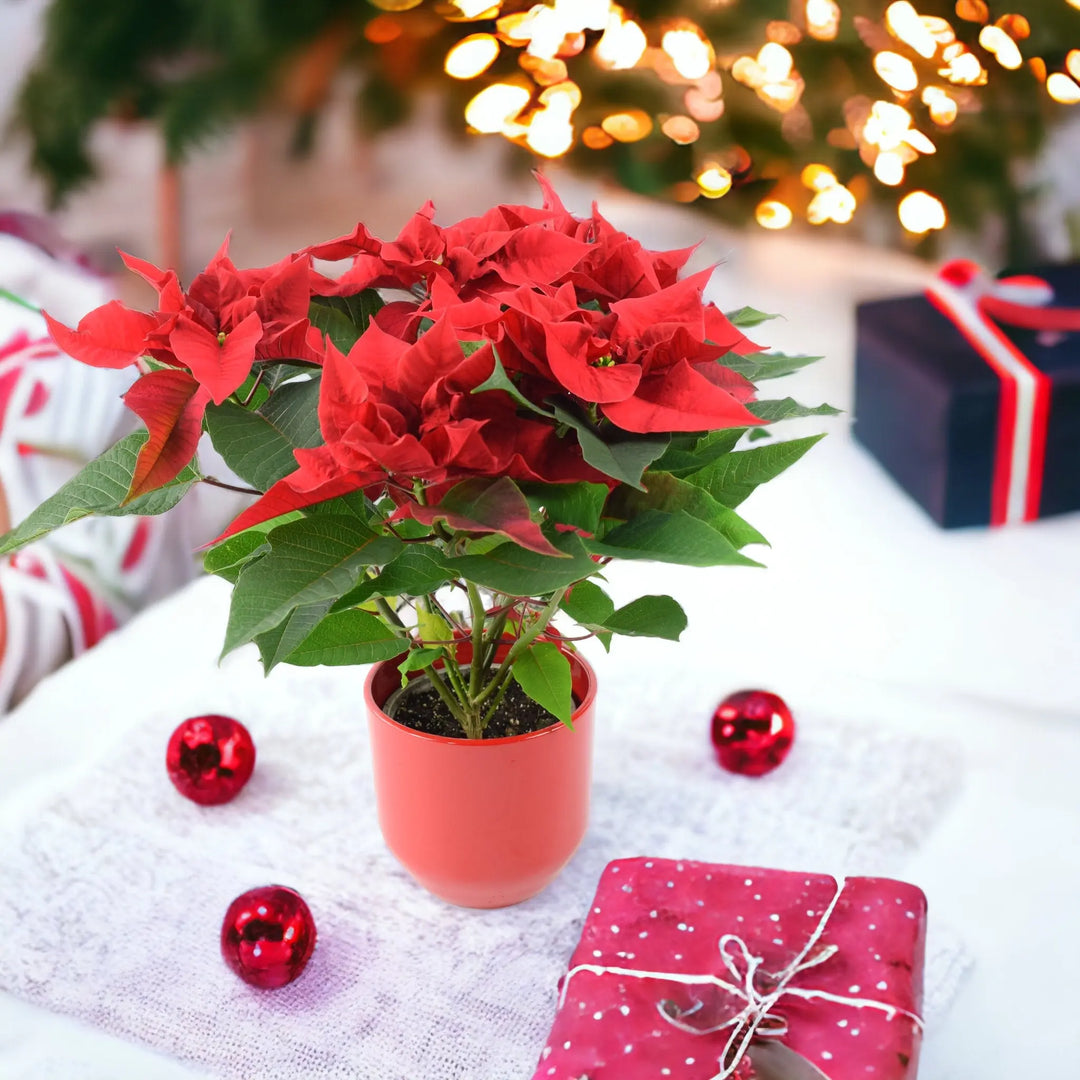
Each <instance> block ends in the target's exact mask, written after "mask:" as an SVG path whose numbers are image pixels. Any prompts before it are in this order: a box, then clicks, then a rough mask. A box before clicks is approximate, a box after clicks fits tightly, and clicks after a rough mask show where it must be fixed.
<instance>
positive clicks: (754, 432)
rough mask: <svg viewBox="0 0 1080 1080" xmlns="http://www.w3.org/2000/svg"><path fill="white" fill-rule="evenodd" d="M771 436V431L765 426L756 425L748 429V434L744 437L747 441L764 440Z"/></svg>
mask: <svg viewBox="0 0 1080 1080" xmlns="http://www.w3.org/2000/svg"><path fill="white" fill-rule="evenodd" d="M772 437H773V435H772V432H771V431H770V430H769V429H768V428H767V427H756V428H751V429H750V434H749V435H747V436H746V439H747V442H764V441H765V440H766V439H771V438H772Z"/></svg>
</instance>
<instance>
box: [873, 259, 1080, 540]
mask: <svg viewBox="0 0 1080 1080" xmlns="http://www.w3.org/2000/svg"><path fill="white" fill-rule="evenodd" d="M957 268H959V269H957ZM950 270H952V272H953V273H952V278H951V279H950V276H949V271H950ZM1032 273H1033V277H1027V278H1022V279H1021V278H1014V279H1003V280H1002V281H1001V282H998V283H994V282H993V281H992V280H988V279H984V278H981V275H978V274H977V271H976V270H975V268H974V267H973V266H972V264H970V263H957V264H951V265H950V267H947V268H946V270H945V271H943V273H942V278H943V279H944V280H943V282H939V286H940V288H939V286H934V287H932V290H931V291H928V292H927V293H924V294H922V295H920V296H908V297H903V298H900V299H894V300H880V301H875V302H872V303H866V304H861V305H860V306H859V308H858V311H857V346H856V364H855V418H854V434H855V437H856V438H857V439H858V440H859V442H861V443H862V444H863V445H864V446H865V447H866V448H867V449H868V450H869V451H870V452H871V453H872V454H873V455H874V456H875V457H876V458H877V459H878V460H879V461H880V462H881V464H882V465H883V466H884V467H885V468H886V469H887V470H888V472H889V473H891V474H892V476H893V478H894V479H895V480H896V481H897V483H899V484H900V486H901V487H902V488H904V490H905V491H907V492H908V494H909V495H911V497H912V498H914V499H915V501H916V502H918V503H919V504H920V505H921V506H922V507H923V508H924V509H925V510H926V511H927V512H928V513H929V514H930V516H931V517H932V518H933V519H934V520H935V521H936V522H938V524H940V525H943V526H945V527H946V528H952V527H957V526H970V525H987V524H1005V523H1008V522H1013V521H1021V520H1032V519H1033V518H1036V517H1046V516H1049V515H1051V514H1061V513H1065V512H1067V511H1070V510H1080V332H1076V330H1073V331H1072V332H1068V331H1061V330H1046V329H1033V328H1024V327H1021V326H1017V325H1013V324H1012V323H1015V322H1016V321H1019V322H1026V323H1029V324H1030V323H1035V324H1039V325H1042V326H1046V325H1048V324H1055V323H1057V324H1059V325H1060V324H1061V323H1062V322H1063V321H1067V322H1068V324H1069V325H1070V326H1075V327H1076V329H1077V330H1080V311H1076V310H1073V311H1071V312H1070V311H1068V310H1063V309H1080V263H1077V264H1071V265H1066V266H1053V267H1043V268H1038V269H1036V270H1034V271H1033V272H1032ZM976 277H978V278H979V281H977V282H973V281H972V280H971V279H973V278H976ZM1035 278H1037V279H1041V282H1035V281H1034V279H1035ZM1014 282H1015V283H1016V285H1015V286H1014V285H1013V284H1012V283H1014ZM1047 284H1048V285H1049V286H1050V288H1051V289H1052V290H1053V300H1052V302H1051V304H1050V305H1049V306H1048V307H1039V306H1030V303H1025V302H1023V301H1022V304H1023V305H1024V306H1022V307H1021V306H1019V305H1017V304H1016V303H1013V302H1010V295H1011V296H1012V299H1013V300H1015V298H1016V297H1017V296H1021V297H1022V296H1023V295H1024V289H1025V287H1026V288H1027V289H1028V290H1029V292H1030V291H1032V290H1034V292H1035V293H1037V292H1038V291H1039V287H1040V286H1041V287H1042V288H1043V291H1044V293H1045V285H1047ZM1010 288H1012V289H1013V290H1014V291H1013V293H1012V294H1010V293H1009V290H1010ZM993 294H998V298H997V299H994V298H993ZM980 296H981V297H982V299H980ZM986 296H991V297H992V298H991V300H989V301H986V300H985V297H986ZM1001 296H1004V300H1002V299H1001ZM1041 299H1042V300H1045V299H1046V296H1045V295H1044V296H1043V297H1042V298H1041ZM983 303H985V304H986V307H979V305H980V304H983ZM995 303H996V304H998V307H1000V308H1001V310H1002V311H1004V317H994V316H1001V311H999V310H998V308H995V306H994V305H995ZM987 309H989V312H990V313H991V314H988V311H987ZM1017 311H1022V312H1023V313H1022V314H1021V315H1019V316H1017V317H1015V318H1013V317H1011V315H1010V313H1015V312H1017ZM1055 316H1063V317H1065V316H1067V318H1064V319H1063V318H1057V319H1055ZM980 317H981V322H982V323H983V324H985V325H982V326H979V325H974V326H973V325H972V324H973V323H977V322H979V321H980ZM1010 365H1012V368H1011V369H1010ZM1010 370H1015V377H1014V375H1013V374H1010Z"/></svg>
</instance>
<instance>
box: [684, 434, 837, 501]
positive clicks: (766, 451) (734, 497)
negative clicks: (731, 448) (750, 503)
mask: <svg viewBox="0 0 1080 1080" xmlns="http://www.w3.org/2000/svg"><path fill="white" fill-rule="evenodd" d="M823 438H824V435H811V436H809V437H808V438H805V439H790V440H789V441H787V442H774V443H769V444H768V445H767V446H758V447H755V448H754V449H752V450H740V451H737V452H736V453H734V454H728V455H727V456H726V457H722V458H720V460H719V461H715V462H713V464H712V465H709V466H707V467H706V468H704V469H702V470H701V471H700V472H696V473H691V475H690V476H688V477H687V478H686V481H685V483H686V484H688V485H692V486H694V487H699V488H701V489H702V490H703V491H707V492H708V493H709V494H710V495H711V496H712V497H713V498H714V499H715V500H716V501H717V502H718V503H722V504H723V505H724V506H738V505H739V503H741V502H742V501H743V500H744V499H745V498H746V497H747V496H748V495H749V494H750V493H751V492H752V491H753V490H754V489H755V488H756V487H757V486H758V485H759V484H764V483H765V482H766V481H767V480H772V479H773V477H776V476H779V475H780V473H782V472H783V471H784V470H785V469H786V468H787V467H788V466H789V465H793V464H794V463H795V462H796V461H798V460H799V458H801V457H802V456H803V454H805V453H806V451H807V450H809V449H810V447H811V446H813V445H814V443H816V442H818V441H819V440H820V439H823Z"/></svg>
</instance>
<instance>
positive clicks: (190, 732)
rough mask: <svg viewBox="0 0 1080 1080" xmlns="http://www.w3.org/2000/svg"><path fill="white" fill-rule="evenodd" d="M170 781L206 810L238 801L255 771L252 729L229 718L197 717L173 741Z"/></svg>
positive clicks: (167, 762) (168, 755)
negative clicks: (208, 807) (237, 797)
mask: <svg viewBox="0 0 1080 1080" xmlns="http://www.w3.org/2000/svg"><path fill="white" fill-rule="evenodd" d="M165 767H166V768H167V769H168V771H169V779H170V780H171V781H172V782H173V786H174V787H175V788H176V790H177V791H179V792H180V794H181V795H183V796H185V797H186V798H188V799H191V801H192V802H197V803H199V804H200V805H202V806H215V805H217V804H218V803H225V802H228V801H229V800H230V799H233V798H235V797H236V796H237V795H238V794H239V792H240V789H241V788H242V787H243V786H244V785H245V784H246V783H247V782H248V780H249V778H250V777H251V771H252V769H254V768H255V744H254V743H253V742H252V741H251V735H250V734H249V733H248V729H247V728H246V727H244V725H243V724H241V723H240V721H239V720H233V719H232V717H229V716H193V717H191V719H190V720H185V721H184V722H183V723H182V724H181V725H180V726H179V727H178V728H177V729H176V730H175V731H174V732H173V733H172V737H171V738H170V739H169V746H168V749H167V750H166V751H165Z"/></svg>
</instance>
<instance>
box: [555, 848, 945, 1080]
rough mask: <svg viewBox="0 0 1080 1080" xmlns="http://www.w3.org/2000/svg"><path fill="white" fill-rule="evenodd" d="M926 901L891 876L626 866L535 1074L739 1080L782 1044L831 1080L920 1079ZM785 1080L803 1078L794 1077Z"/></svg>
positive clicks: (600, 894) (610, 890)
mask: <svg viewBox="0 0 1080 1080" xmlns="http://www.w3.org/2000/svg"><path fill="white" fill-rule="evenodd" d="M925 939H926V899H925V897H924V896H923V894H922V892H921V891H920V890H919V889H917V888H915V887H914V886H912V885H908V884H905V883H903V882H898V881H892V880H889V879H886V878H867V877H852V878H847V879H845V880H842V881H841V882H839V883H838V882H836V881H835V880H834V879H833V878H831V877H829V876H825V875H820V874H809V875H808V874H805V873H802V872H791V871H784V870H766V869H761V868H757V867H753V868H751V867H739V866H721V865H716V864H713V863H702V862H690V861H683V860H672V859H644V858H638V859H626V860H618V861H616V862H612V863H611V864H610V865H609V866H608V867H607V869H606V870H605V871H604V874H603V876H602V878H601V880H600V885H599V887H598V889H597V893H596V896H595V898H594V902H593V905H592V907H591V908H590V910H589V915H588V919H587V921H586V923H585V928H584V930H583V932H582V936H581V941H580V942H579V944H578V947H577V949H576V950H575V952H574V955H573V957H572V958H571V960H570V967H569V971H568V973H567V975H566V977H565V978H564V980H563V985H562V991H561V994H560V999H559V1001H560V1007H559V1012H558V1015H557V1016H556V1019H555V1023H554V1026H553V1028H552V1032H551V1035H550V1037H549V1039H548V1042H547V1044H546V1045H545V1047H544V1049H543V1050H542V1051H541V1058H540V1064H539V1066H538V1067H537V1070H536V1073H535V1080H548V1078H552V1080H554V1078H563V1080H566V1078H571V1077H573V1078H575V1080H576V1078H579V1077H588V1078H589V1080H605V1078H615V1077H618V1078H619V1080H653V1078H662V1077H672V1078H673V1080H713V1078H714V1077H720V1078H722V1080H726V1078H727V1077H729V1076H734V1077H743V1076H745V1077H748V1078H749V1077H758V1076H760V1075H765V1076H771V1075H774V1074H772V1073H769V1072H765V1070H764V1069H762V1070H761V1072H757V1071H753V1070H752V1068H751V1066H756V1065H757V1060H756V1057H755V1055H756V1053H757V1049H758V1046H760V1045H762V1044H770V1045H772V1043H773V1041H774V1040H775V1041H776V1042H780V1043H781V1044H782V1045H783V1046H785V1047H786V1048H787V1049H788V1050H790V1051H792V1052H793V1054H798V1055H800V1056H801V1058H802V1059H803V1060H804V1061H805V1062H807V1063H809V1065H812V1066H814V1067H816V1069H817V1070H818V1072H817V1073H814V1072H813V1070H812V1069H805V1070H804V1072H803V1073H793V1074H791V1080H799V1077H800V1076H802V1075H805V1076H811V1075H814V1076H817V1075H824V1076H826V1077H827V1078H828V1080H864V1078H873V1080H907V1078H909V1077H912V1076H914V1075H915V1071H916V1069H917V1067H918V1050H919V1043H920V1035H921V1029H922V1020H921V1017H920V1015H919V1010H920V1009H921V1005H922V983H923V964H924V952H925ZM775 1075H777V1076H778V1077H785V1076H787V1075H788V1074H787V1073H785V1072H778V1073H777V1074H775Z"/></svg>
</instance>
